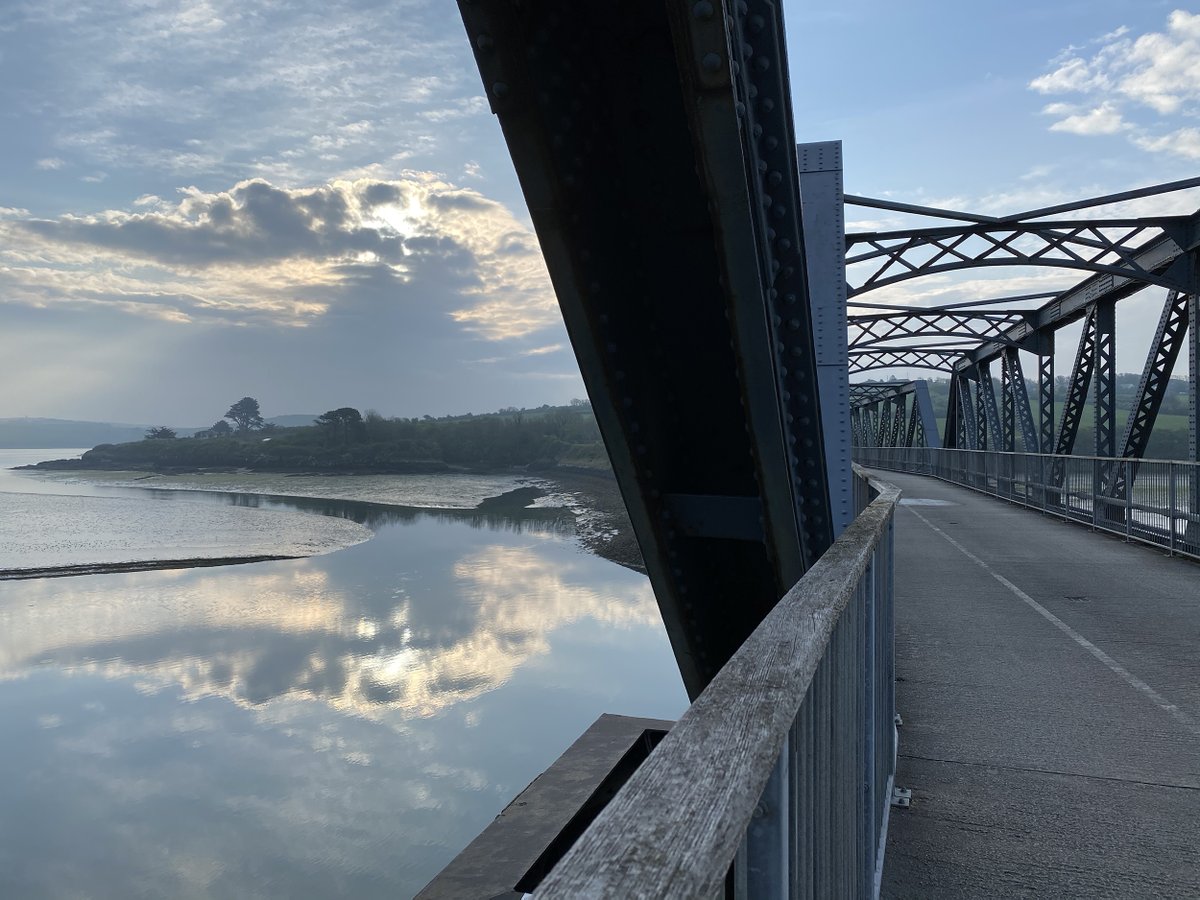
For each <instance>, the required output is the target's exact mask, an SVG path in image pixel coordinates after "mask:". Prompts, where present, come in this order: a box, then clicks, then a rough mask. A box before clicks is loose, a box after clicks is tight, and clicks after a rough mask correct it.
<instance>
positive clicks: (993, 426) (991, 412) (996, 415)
mask: <svg viewBox="0 0 1200 900" xmlns="http://www.w3.org/2000/svg"><path fill="white" fill-rule="evenodd" d="M975 371H976V372H977V373H978V375H979V387H980V388H981V389H982V390H981V392H978V391H977V392H976V396H978V397H979V398H980V404H981V408H980V411H979V418H980V420H981V421H982V420H983V419H986V420H987V427H988V430H989V431H990V432H991V435H992V443H993V444H995V445H996V446H994V447H993V448H992V449H994V450H1003V449H1004V442H1003V429H1002V427H1001V425H1000V412H999V410H998V409H997V407H996V383H995V382H994V381H992V368H991V366H989V365H988V364H987V363H986V362H984V363H980V364H979V365H978V366H976V368H975ZM982 429H983V426H982V424H981V425H980V433H981V434H982V433H983V432H982ZM979 449H980V450H983V449H984V447H982V446H981V447H979Z"/></svg>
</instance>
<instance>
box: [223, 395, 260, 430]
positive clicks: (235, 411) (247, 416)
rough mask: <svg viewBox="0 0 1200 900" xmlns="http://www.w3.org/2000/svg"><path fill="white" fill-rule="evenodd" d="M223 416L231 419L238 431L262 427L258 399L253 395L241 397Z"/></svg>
mask: <svg viewBox="0 0 1200 900" xmlns="http://www.w3.org/2000/svg"><path fill="white" fill-rule="evenodd" d="M225 418H227V419H232V420H233V424H234V425H236V426H237V430H238V431H248V430H249V429H251V428H262V426H263V418H262V415H261V414H260V413H259V411H258V401H257V400H255V399H254V398H253V397H243V398H242V399H241V400H239V401H238V402H237V403H235V404H233V406H231V407H229V412H227V413H225Z"/></svg>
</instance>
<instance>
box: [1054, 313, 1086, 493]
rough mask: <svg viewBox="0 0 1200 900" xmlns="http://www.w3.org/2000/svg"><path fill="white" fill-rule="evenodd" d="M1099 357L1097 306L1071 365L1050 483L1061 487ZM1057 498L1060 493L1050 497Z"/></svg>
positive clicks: (1083, 332)
mask: <svg viewBox="0 0 1200 900" xmlns="http://www.w3.org/2000/svg"><path fill="white" fill-rule="evenodd" d="M1095 359H1096V307H1095V306H1093V307H1092V308H1091V309H1089V310H1088V314H1087V318H1086V319H1084V321H1083V331H1082V332H1081V333H1080V335H1079V348H1078V349H1077V350H1076V351H1075V364H1074V365H1073V366H1072V367H1071V380H1070V382H1069V383H1068V385H1067V397H1066V400H1065V401H1064V402H1063V409H1062V421H1061V422H1059V425H1058V439H1057V440H1056V441H1055V443H1054V455H1055V457H1056V458H1055V460H1054V463H1053V465H1052V466H1051V472H1050V483H1051V484H1052V485H1053V486H1054V487H1056V488H1059V487H1062V484H1063V479H1064V478H1065V477H1066V471H1067V469H1066V461H1065V460H1063V459H1061V457H1063V456H1070V455H1071V452H1072V451H1073V450H1074V449H1075V438H1076V437H1077V436H1078V435H1079V422H1080V420H1081V419H1082V418H1083V407H1084V405H1085V404H1086V403H1087V395H1088V388H1089V387H1090V385H1091V383H1092V367H1093V364H1094V363H1095ZM1051 499H1052V500H1053V502H1054V503H1057V502H1058V495H1057V494H1055V495H1054V496H1053V498H1051Z"/></svg>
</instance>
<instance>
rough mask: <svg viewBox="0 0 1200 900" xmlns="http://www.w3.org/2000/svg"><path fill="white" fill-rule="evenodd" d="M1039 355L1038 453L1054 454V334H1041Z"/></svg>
mask: <svg viewBox="0 0 1200 900" xmlns="http://www.w3.org/2000/svg"><path fill="white" fill-rule="evenodd" d="M1040 337H1041V340H1040V341H1039V347H1038V353H1039V354H1040V355H1039V356H1038V422H1039V424H1040V426H1041V428H1040V429H1039V432H1038V438H1039V440H1038V452H1040V453H1053V452H1054V332H1053V331H1051V330H1050V329H1046V330H1045V331H1043V332H1042V333H1041V336H1040Z"/></svg>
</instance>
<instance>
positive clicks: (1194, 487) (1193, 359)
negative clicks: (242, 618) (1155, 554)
mask: <svg viewBox="0 0 1200 900" xmlns="http://www.w3.org/2000/svg"><path fill="white" fill-rule="evenodd" d="M1197 259H1198V260H1200V258H1197ZM1188 317H1189V319H1190V320H1191V321H1190V323H1189V325H1188V333H1189V335H1190V340H1189V341H1188V462H1190V463H1192V465H1191V466H1189V467H1188V468H1190V469H1191V480H1190V481H1189V490H1188V509H1189V511H1190V512H1191V513H1192V514H1193V515H1197V514H1200V408H1198V406H1200V404H1198V403H1197V400H1198V398H1197V396H1196V392H1197V386H1196V382H1197V381H1198V380H1200V291H1197V290H1193V291H1192V293H1191V294H1190V295H1189V296H1188ZM1174 486H1175V479H1174V476H1172V478H1171V487H1172V489H1174ZM1171 534H1172V535H1174V534H1175V521H1174V520H1173V519H1172V520H1171ZM1186 536H1187V540H1188V541H1189V542H1190V543H1192V544H1193V545H1194V544H1200V525H1197V524H1196V523H1195V522H1189V523H1188V527H1187V532H1186Z"/></svg>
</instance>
